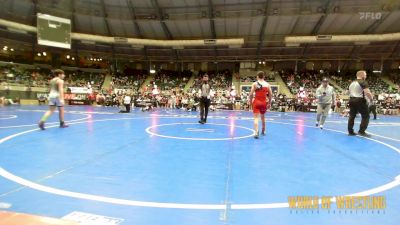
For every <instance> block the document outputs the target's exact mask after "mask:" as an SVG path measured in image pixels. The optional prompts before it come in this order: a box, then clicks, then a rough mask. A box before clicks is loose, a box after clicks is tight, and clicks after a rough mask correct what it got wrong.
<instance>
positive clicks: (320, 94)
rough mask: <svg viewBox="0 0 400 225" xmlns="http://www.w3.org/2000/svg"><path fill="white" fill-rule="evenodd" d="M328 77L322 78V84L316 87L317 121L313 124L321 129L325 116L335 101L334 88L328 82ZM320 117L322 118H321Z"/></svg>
mask: <svg viewBox="0 0 400 225" xmlns="http://www.w3.org/2000/svg"><path fill="white" fill-rule="evenodd" d="M328 83H329V82H328V79H327V78H324V79H322V84H321V85H320V86H319V87H318V89H317V91H316V94H315V95H316V97H317V101H318V105H317V122H316V123H315V126H317V127H318V126H319V127H320V128H321V129H322V128H323V127H324V123H325V120H326V116H327V115H328V113H329V109H330V108H331V107H332V106H333V105H334V104H335V102H336V94H335V90H334V89H333V87H332V86H330V85H329V84H328ZM321 117H322V118H321Z"/></svg>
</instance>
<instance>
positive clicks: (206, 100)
mask: <svg viewBox="0 0 400 225" xmlns="http://www.w3.org/2000/svg"><path fill="white" fill-rule="evenodd" d="M202 81H203V82H202V84H201V86H200V120H199V123H201V124H205V123H207V115H208V109H209V107H210V104H211V100H210V99H211V95H210V92H211V86H210V84H209V83H208V75H207V74H204V75H203V80H202Z"/></svg>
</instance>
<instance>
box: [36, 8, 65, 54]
mask: <svg viewBox="0 0 400 225" xmlns="http://www.w3.org/2000/svg"><path fill="white" fill-rule="evenodd" d="M37 40H38V44H39V45H47V46H53V47H59V48H68V49H71V20H70V19H66V18H61V17H56V16H51V15H48V14H42V13H38V14H37Z"/></svg>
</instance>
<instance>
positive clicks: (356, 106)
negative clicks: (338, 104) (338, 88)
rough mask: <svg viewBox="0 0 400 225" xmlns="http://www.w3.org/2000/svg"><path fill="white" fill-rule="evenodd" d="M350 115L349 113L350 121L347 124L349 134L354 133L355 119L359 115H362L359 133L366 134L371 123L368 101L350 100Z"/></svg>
mask: <svg viewBox="0 0 400 225" xmlns="http://www.w3.org/2000/svg"><path fill="white" fill-rule="evenodd" d="M349 106H350V113H349V121H348V123H347V129H348V131H349V133H354V130H353V127H354V119H355V118H356V115H357V113H360V114H361V124H360V129H359V131H358V133H364V132H365V130H367V127H368V123H369V111H368V105H367V100H366V99H365V98H353V97H350V100H349Z"/></svg>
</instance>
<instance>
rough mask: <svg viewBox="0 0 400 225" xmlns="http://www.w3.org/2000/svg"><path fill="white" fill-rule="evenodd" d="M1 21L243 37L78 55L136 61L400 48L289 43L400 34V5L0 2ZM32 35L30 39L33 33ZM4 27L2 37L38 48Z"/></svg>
mask: <svg viewBox="0 0 400 225" xmlns="http://www.w3.org/2000/svg"><path fill="white" fill-rule="evenodd" d="M0 2H1V4H2V7H1V8H0V18H2V19H7V20H11V21H15V22H19V23H24V24H29V25H36V13H38V12H40V13H47V14H51V15H55V16H60V17H65V18H70V19H71V20H72V24H73V28H72V31H73V32H79V33H90V34H98V35H105V36H116V37H134V38H147V39H160V40H179V39H210V38H211V39H213V38H244V39H245V44H244V45H243V46H242V47H241V48H229V47H185V48H184V49H172V48H161V47H152V46H148V47H145V48H143V49H137V48H133V47H132V46H124V45H114V46H111V45H107V44H100V43H96V44H87V43H82V42H80V41H74V43H73V48H74V49H75V50H79V51H97V52H105V54H112V53H113V54H114V55H120V56H124V55H125V56H129V57H131V58H134V59H138V60H161V61H174V60H185V61H187V60H189V61H190V60H196V61H226V60H228V61H232V60H255V61H258V60H280V59H285V60H288V59H289V60H293V59H344V60H345V59H354V58H359V59H381V58H384V59H398V58H400V55H399V52H400V47H399V43H400V42H399V41H396V42H393V41H391V42H371V43H363V44H361V45H357V44H355V43H342V44H326V43H325V44H301V45H300V46H294V47H293V46H292V47H288V46H286V45H285V42H284V38H285V36H296V35H341V34H383V33H395V32H400V23H399V21H400V1H398V0H264V1H260V0H0ZM31 35H32V34H31ZM26 36H29V35H26V34H25V35H23V34H16V33H11V32H9V31H7V29H5V28H3V29H1V31H0V37H1V38H6V39H7V38H8V39H16V40H20V41H26V40H28V41H29V40H30V41H34V40H35V38H32V37H26Z"/></svg>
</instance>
